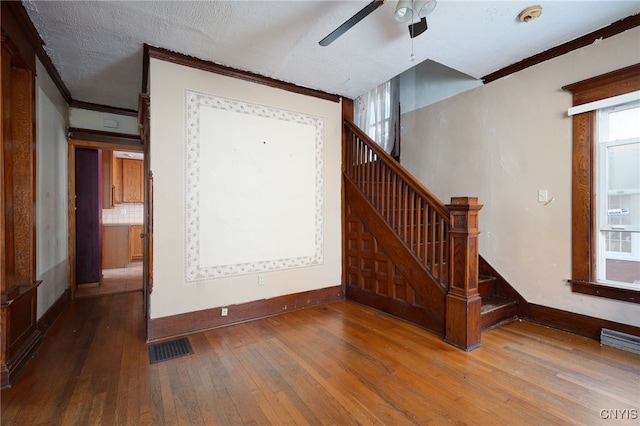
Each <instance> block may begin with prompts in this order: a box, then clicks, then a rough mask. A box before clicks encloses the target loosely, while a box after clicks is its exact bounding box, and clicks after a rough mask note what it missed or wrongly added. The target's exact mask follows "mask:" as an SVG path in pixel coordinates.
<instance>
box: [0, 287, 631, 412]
mask: <svg viewBox="0 0 640 426" xmlns="http://www.w3.org/2000/svg"><path fill="white" fill-rule="evenodd" d="M141 307H142V295H141V293H140V292H137V293H126V294H117V295H111V296H104V297H100V298H89V299H82V300H75V301H73V302H72V303H71V305H70V307H69V308H68V309H67V310H66V311H65V312H64V313H63V314H62V315H61V317H60V318H59V319H58V320H57V321H56V322H55V323H54V324H53V326H52V327H51V328H50V329H49V332H48V333H47V334H46V335H45V338H44V343H43V345H42V347H41V348H40V350H39V351H38V353H37V354H36V356H35V357H34V359H32V360H31V361H30V362H29V364H28V365H27V367H26V369H25V371H24V373H23V374H22V376H21V377H19V379H18V381H17V383H16V384H15V385H14V387H13V388H12V389H7V390H3V391H2V424H3V425H4V424H6V425H38V424H47V425H56V424H62V425H76V424H77V425H88V424H102V425H113V424H144V425H162V424H169V425H174V424H184V425H192V424H193V425H218V424H219V425H237V424H255V425H266V424H278V425H281V424H322V425H343V424H385V425H402V424H428V423H431V424H450V423H455V424H469V425H471V424H473V425H489V424H491V425H494V424H508V425H524V424H532V425H533V424H536V425H537V424H580V425H595V424H615V425H623V424H634V425H637V424H638V422H639V420H637V416H638V415H640V413H638V410H639V409H640V403H639V401H640V356H638V355H635V354H631V353H628V352H624V351H621V350H618V349H613V348H610V347H601V346H600V345H599V343H598V342H596V341H593V340H589V339H586V338H582V337H579V336H575V335H572V334H568V333H564V332H560V331H556V330H551V329H547V328H544V327H541V326H537V325H534V324H530V323H526V322H514V323H511V324H508V325H505V326H501V327H498V328H494V329H492V330H489V331H487V332H485V333H483V336H482V341H483V345H484V346H483V347H481V348H480V349H477V350H475V351H473V352H470V353H466V352H463V351H460V350H458V349H455V348H453V347H451V346H449V345H447V344H445V343H444V342H442V341H441V339H440V338H439V337H438V336H436V335H434V334H432V333H430V332H428V331H426V330H423V329H421V328H418V327H415V326H413V325H410V324H408V323H405V322H403V321H400V320H397V319H394V318H392V317H389V316H387V315H385V314H382V313H379V312H377V311H374V310H371V309H369V308H365V307H362V306H360V305H357V304H355V303H352V302H336V303H332V304H328V305H324V306H321V307H317V308H311V309H306V310H302V311H296V312H292V313H288V314H284V315H280V316H276V317H271V318H266V319H262V320H256V321H251V322H247V323H243V324H239V325H233V326H229V327H225V328H220V329H216V330H211V331H207V332H203V333H198V334H193V335H190V336H189V341H190V342H191V345H192V347H193V349H194V354H193V355H188V356H184V357H181V358H176V359H173V360H168V361H163V362H160V363H157V364H153V365H151V364H150V363H149V357H148V349H147V345H146V344H145V343H144V337H145V336H144V321H143V318H142V315H141ZM601 410H609V411H603V412H601ZM615 410H618V411H615ZM622 410H627V411H626V412H623V411H622ZM630 410H636V411H630ZM601 413H602V414H601ZM612 413H615V415H616V416H617V417H618V419H617V420H612V418H611V416H612ZM621 413H626V414H621ZM634 413H635V415H634ZM607 416H609V418H603V417H607ZM634 416H635V417H636V419H633V418H630V417H634ZM620 417H624V419H622V420H620Z"/></svg>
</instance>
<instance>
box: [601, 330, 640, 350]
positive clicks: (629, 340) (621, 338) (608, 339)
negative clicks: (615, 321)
mask: <svg viewBox="0 0 640 426" xmlns="http://www.w3.org/2000/svg"><path fill="white" fill-rule="evenodd" d="M600 343H601V344H603V345H607V346H612V347H614V348H618V349H622V350H625V351H629V352H633V353H634V354H638V355H640V337H638V336H634V335H633V334H627V333H621V332H619V331H615V330H609V329H608V328H603V329H602V331H601V332H600Z"/></svg>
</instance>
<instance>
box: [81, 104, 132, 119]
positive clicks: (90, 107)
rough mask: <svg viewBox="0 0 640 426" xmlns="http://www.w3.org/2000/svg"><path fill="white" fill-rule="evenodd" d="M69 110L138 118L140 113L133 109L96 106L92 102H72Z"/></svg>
mask: <svg viewBox="0 0 640 426" xmlns="http://www.w3.org/2000/svg"><path fill="white" fill-rule="evenodd" d="M69 108H81V109H87V110H89V111H97V112H106V113H109V114H118V115H126V116H128V117H137V116H138V111H136V110H133V109H126V108H118V107H113V106H109V105H101V104H94V103H91V102H82V101H74V100H72V101H70V102H69Z"/></svg>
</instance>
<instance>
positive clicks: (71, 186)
mask: <svg viewBox="0 0 640 426" xmlns="http://www.w3.org/2000/svg"><path fill="white" fill-rule="evenodd" d="M123 136H126V135H123ZM76 148H89V149H103V150H111V151H128V152H140V153H144V147H143V146H142V145H141V144H140V145H133V144H131V143H116V142H100V141H90V140H85V139H73V138H69V143H68V164H67V173H68V188H67V191H68V196H69V199H68V220H67V222H68V227H69V229H68V231H69V269H70V270H69V284H70V287H71V300H73V299H75V294H76V286H77V283H76V211H75V202H74V200H75V197H76V172H75V166H76V160H75V158H76V156H75V151H76ZM147 161H148V159H147V158H146V157H145V158H144V162H145V167H146V162H147ZM146 203H147V199H146V198H145V200H144V204H145V209H146ZM145 255H146V254H145ZM142 261H143V262H146V261H147V259H146V258H143V260H142ZM143 282H145V279H144V277H143ZM143 291H144V292H145V293H146V291H147V289H146V288H143Z"/></svg>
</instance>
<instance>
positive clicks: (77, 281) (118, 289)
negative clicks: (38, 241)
mask: <svg viewBox="0 0 640 426" xmlns="http://www.w3.org/2000/svg"><path fill="white" fill-rule="evenodd" d="M87 158H88V161H87ZM144 161H145V159H144V155H143V153H142V147H137V146H135V147H132V146H129V145H118V144H111V143H99V142H88V141H77V140H71V141H70V150H69V191H70V198H69V199H70V200H71V202H72V205H70V209H69V212H70V217H69V231H70V234H71V238H70V239H69V243H70V248H69V253H70V259H71V272H72V273H71V275H72V277H71V287H72V292H71V293H72V298H87V297H98V296H103V295H108V294H116V293H123V292H137V291H144V286H145V284H144V279H143V265H144V253H143V250H142V247H143V243H142V237H143V236H144V211H145V205H144V203H145V200H144V190H143V188H144V170H145V168H144ZM87 175H91V178H90V179H87ZM87 199H89V200H90V201H91V202H87ZM87 223H88V225H87ZM86 228H90V230H91V232H87V231H86V230H85V229H86ZM96 253H97V255H96ZM87 258H89V259H91V260H90V261H88V260H87ZM87 265H88V268H87ZM86 269H90V270H91V273H90V274H89V276H90V278H86V276H87V274H86V272H85V270H86Z"/></svg>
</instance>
